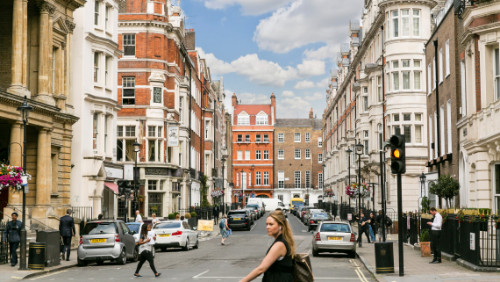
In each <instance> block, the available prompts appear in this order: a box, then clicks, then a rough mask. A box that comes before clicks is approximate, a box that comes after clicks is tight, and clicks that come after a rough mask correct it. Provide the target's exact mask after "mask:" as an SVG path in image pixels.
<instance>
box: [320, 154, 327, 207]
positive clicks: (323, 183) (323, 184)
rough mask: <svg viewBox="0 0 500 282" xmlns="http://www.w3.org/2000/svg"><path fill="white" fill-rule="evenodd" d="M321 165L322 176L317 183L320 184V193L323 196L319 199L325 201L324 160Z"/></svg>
mask: <svg viewBox="0 0 500 282" xmlns="http://www.w3.org/2000/svg"><path fill="white" fill-rule="evenodd" d="M322 167H323V178H322V179H321V183H319V184H321V195H323V197H321V200H322V201H323V202H325V178H326V175H325V167H326V164H325V162H323V165H322Z"/></svg>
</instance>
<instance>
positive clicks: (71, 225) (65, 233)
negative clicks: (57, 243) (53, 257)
mask: <svg viewBox="0 0 500 282" xmlns="http://www.w3.org/2000/svg"><path fill="white" fill-rule="evenodd" d="M75 234H76V231H75V221H74V220H73V217H71V209H67V210H66V215H64V216H63V217H61V219H60V220H59V235H60V236H61V238H62V241H63V244H64V246H63V248H62V251H61V259H62V260H64V254H65V253H66V261H69V255H70V253H71V237H74V236H75Z"/></svg>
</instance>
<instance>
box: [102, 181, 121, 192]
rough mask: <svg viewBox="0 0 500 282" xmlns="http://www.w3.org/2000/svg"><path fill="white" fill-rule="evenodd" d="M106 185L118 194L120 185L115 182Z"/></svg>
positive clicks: (105, 183)
mask: <svg viewBox="0 0 500 282" xmlns="http://www.w3.org/2000/svg"><path fill="white" fill-rule="evenodd" d="M104 185H105V186H106V187H108V188H109V189H110V190H111V191H113V193H115V194H118V184H115V183H113V182H104Z"/></svg>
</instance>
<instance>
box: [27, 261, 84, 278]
mask: <svg viewBox="0 0 500 282" xmlns="http://www.w3.org/2000/svg"><path fill="white" fill-rule="evenodd" d="M75 266H77V264H72V265H66V266H61V267H58V268H54V269H50V270H42V271H40V272H35V273H31V274H28V275H26V276H24V277H23V278H22V280H25V279H30V278H33V277H36V276H40V275H44V274H48V273H53V272H58V271H61V270H65V269H69V268H72V267H75Z"/></svg>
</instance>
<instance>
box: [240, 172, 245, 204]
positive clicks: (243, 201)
mask: <svg viewBox="0 0 500 282" xmlns="http://www.w3.org/2000/svg"><path fill="white" fill-rule="evenodd" d="M240 178H241V186H240V187H241V206H242V207H243V206H244V205H245V203H246V201H245V200H246V199H245V182H244V181H243V169H241V175H240Z"/></svg>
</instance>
